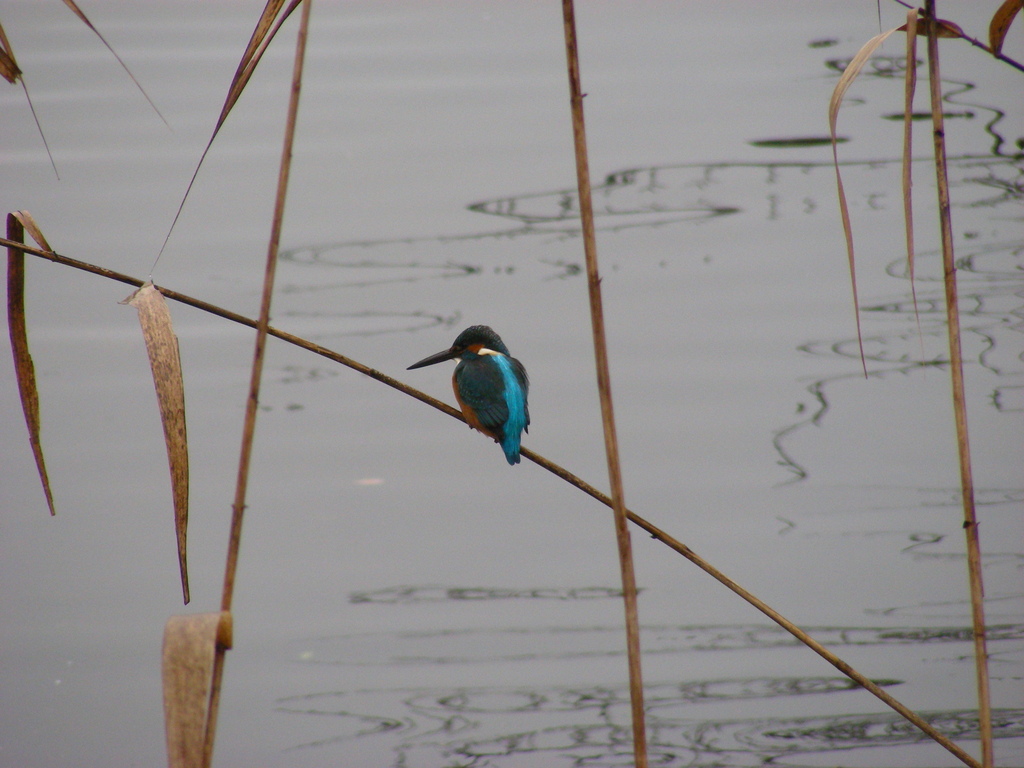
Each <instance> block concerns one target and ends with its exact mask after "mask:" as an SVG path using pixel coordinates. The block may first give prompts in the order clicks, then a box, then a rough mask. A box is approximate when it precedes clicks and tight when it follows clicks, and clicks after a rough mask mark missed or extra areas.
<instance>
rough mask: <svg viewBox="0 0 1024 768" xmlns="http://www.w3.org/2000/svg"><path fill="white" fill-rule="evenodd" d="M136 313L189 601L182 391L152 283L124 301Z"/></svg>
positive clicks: (167, 318) (163, 308)
mask: <svg viewBox="0 0 1024 768" xmlns="http://www.w3.org/2000/svg"><path fill="white" fill-rule="evenodd" d="M123 303H125V304H130V305H131V306H133V307H135V308H136V309H137V310H138V311H139V323H140V324H141V325H142V336H143V338H144V339H145V342H146V351H147V353H148V354H149V365H150V368H151V369H152V371H153V383H154V385H155V386H156V396H157V402H158V404H159V406H160V419H161V421H162V422H163V427H164V439H165V441H166V443H167V461H168V464H169V465H170V469H171V492H172V494H173V497H174V527H175V530H176V532H177V537H178V565H179V567H180V569H181V591H182V594H183V596H184V599H185V602H186V603H188V601H189V590H188V565H187V558H186V537H187V532H188V439H187V437H186V434H185V388H184V384H183V383H182V377H181V356H180V354H179V352H178V337H177V336H175V335H174V328H173V326H172V325H171V312H170V310H169V309H168V307H167V301H166V300H165V299H164V297H163V294H161V293H160V291H158V290H157V289H156V288H155V287H154V286H153V284H152V283H145V284H144V285H143V286H142V287H141V288H139V289H138V290H137V291H135V293H133V294H132V295H131V296H129V297H128V298H127V299H125V300H124V302H123Z"/></svg>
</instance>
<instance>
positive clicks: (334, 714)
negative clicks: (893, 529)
mask: <svg viewBox="0 0 1024 768" xmlns="http://www.w3.org/2000/svg"><path fill="white" fill-rule="evenodd" d="M877 682H878V683H879V684H881V685H884V686H892V685H896V684H898V681H893V680H880V681H877ZM855 688H856V687H855V686H854V685H852V684H851V683H850V681H849V680H846V679H843V678H750V679H737V680H705V681H695V682H691V683H686V684H683V685H671V684H665V685H648V686H646V687H645V697H646V702H647V709H646V712H647V726H648V738H649V746H650V763H651V765H672V766H679V767H680V768H682V767H684V766H687V767H691V768H698V767H699V766H706V767H707V768H712V767H714V768H728V767H730V766H737V767H741V766H755V765H767V764H771V765H775V766H783V767H785V766H789V765H793V763H791V762H790V759H792V758H798V757H799V756H801V755H808V754H810V753H817V754H816V755H815V756H816V758H817V759H822V760H826V761H833V762H835V763H838V761H841V760H845V759H849V758H850V755H848V754H845V753H849V752H854V751H864V753H865V754H868V755H870V754H872V752H871V750H877V749H879V748H885V749H886V753H885V754H886V757H885V758H883V760H898V759H899V752H900V749H899V748H900V747H905V746H908V745H916V744H920V743H922V742H924V741H927V740H928V739H927V737H926V736H924V735H923V734H922V733H921V732H920V731H919V730H918V729H917V728H915V727H914V726H912V725H910V724H909V723H907V722H906V721H905V720H904V719H903V718H901V717H899V716H898V715H896V714H895V713H871V714H862V715H834V716H813V715H809V716H804V717H799V716H783V717H776V718H763V717H753V718H746V719H728V720H723V719H720V718H715V719H712V720H708V719H703V718H702V713H701V708H702V706H703V705H715V704H722V703H729V702H737V701H747V702H753V703H754V704H756V705H760V706H762V707H765V708H778V707H779V706H780V704H781V703H782V702H783V701H785V703H786V707H787V708H790V707H794V706H795V707H801V706H803V707H805V708H807V710H809V711H813V709H814V707H815V705H814V703H813V702H814V700H815V699H816V698H817V697H818V696H822V695H830V696H839V697H841V696H843V695H844V694H847V692H850V691H854V690H855ZM808 697H811V698H808ZM276 704H277V711H279V712H282V713H287V714H292V715H300V716H303V717H305V718H311V719H315V720H318V721H321V722H322V723H323V724H325V725H326V731H328V732H329V733H331V734H332V735H330V736H326V737H324V738H321V739H317V740H315V741H310V742H306V743H302V744H296V745H294V746H292V747H291V749H297V750H319V751H324V752H326V753H327V754H328V755H335V754H344V749H345V745H346V742H351V741H352V740H355V739H358V740H361V741H370V742H373V741H378V742H379V741H380V740H381V738H382V737H383V738H384V739H385V740H386V743H387V744H388V745H390V750H391V753H392V758H391V760H390V761H389V762H388V763H387V764H388V765H392V766H396V767H398V766H401V768H413V767H414V766H423V768H427V767H428V766H432V767H433V766H456V765H458V766H466V767H467V768H469V767H473V766H476V767H480V768H483V766H488V767H489V768H503V767H504V766H525V765H538V764H544V765H549V764H550V765H554V764H558V765H571V766H579V767H581V768H582V767H583V766H616V765H622V766H629V765H632V759H633V755H632V747H631V738H630V721H629V692H628V690H627V689H624V688H608V687H599V688H540V689H537V688H532V689H526V688H488V689H475V688H448V689H394V690H360V691H336V692H330V693H317V694H309V695H304V696H290V697H286V698H282V699H279V700H278V701H277V702H276ZM396 710H397V714H396V715H394V716H390V715H382V714H380V713H381V712H382V711H396ZM921 714H922V717H924V719H925V720H927V721H928V722H929V723H930V724H931V725H933V726H935V727H936V728H937V729H939V730H940V731H942V732H943V733H945V734H947V735H949V736H950V737H951V738H953V739H955V740H957V741H958V742H961V743H962V742H963V741H970V740H976V739H977V737H978V729H977V715H976V713H974V712H960V711H946V712H924V713H921ZM992 720H993V731H994V734H995V737H996V738H1000V739H1002V738H1014V737H1020V736H1024V710H1021V709H1003V710H996V711H994V712H993V713H992ZM381 746H383V744H381ZM335 750H337V751H335ZM837 753H844V754H843V755H840V754H837ZM854 759H856V758H854ZM876 759H877V758H876ZM379 764H381V765H383V764H384V763H379ZM871 764H880V763H871Z"/></svg>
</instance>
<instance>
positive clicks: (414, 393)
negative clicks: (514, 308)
mask: <svg viewBox="0 0 1024 768" xmlns="http://www.w3.org/2000/svg"><path fill="white" fill-rule="evenodd" d="M0 247H5V248H12V249H15V250H18V251H21V252H22V253H27V254H31V255H32V256H38V257H41V258H44V259H48V260H49V261H52V262H54V263H56V264H61V265H63V266H67V267H72V268H74V269H79V270H81V271H83V272H88V273H90V274H94V275H98V276H100V277H103V278H106V279H109V280H116V281H118V282H121V283H125V284H127V285H134V286H135V287H140V286H142V285H143V283H144V281H143V280H140V279H139V278H136V277H132V276H130V275H125V274H122V273H120V272H115V271H113V270H110V269H107V268H105V267H99V266H96V265H94V264H89V263H87V262H84V261H79V260H77V259H72V258H70V257H68V256H63V255H61V254H59V253H56V252H54V251H50V250H44V249H41V248H33V247H31V246H28V245H25V244H24V243H22V242H16V241H13V240H9V239H5V238H0ZM157 290H159V291H160V292H161V293H162V294H163V295H164V297H165V298H167V299H169V300H171V301H176V302H178V303H179V304H184V305H186V306H189V307H193V308H195V309H199V310H201V311H203V312H207V313H209V314H211V315H215V316H217V317H220V318H223V319H225V320H230V321H231V322H233V323H238V324H239V325H244V326H247V327H249V328H256V327H257V325H258V321H256V320H254V319H253V318H250V317H246V316H245V315H240V314H238V313H237V312H232V311H230V310H227V309H224V308H223V307H218V306H217V305H215V304H210V303H209V302H206V301H202V300H201V299H197V298H194V297H192V296H188V295H186V294H183V293H179V292H177V291H174V290H171V289H170V288H162V287H160V286H157ZM267 334H268V335H269V336H273V337H275V338H278V339H280V340H281V341H284V342H286V343H288V344H292V345H294V346H296V347H299V348H300V349H305V350H306V351H308V352H312V353H313V354H316V355H320V356H321V357H323V358H325V359H327V360H332V361H333V362H336V363H339V364H341V365H344V366H346V367H348V368H350V369H352V370H353V371H357V372H358V373H361V374H363V375H365V376H369V377H370V378H372V379H374V380H375V381H378V382H380V383H381V384H385V385H387V386H389V387H391V388H392V389H396V390H398V391H399V392H402V393H403V394H405V395H408V396H409V397H412V398H414V399H416V400H419V401H420V402H421V403H424V404H426V405H429V406H431V407H432V408H436V409H437V410H439V411H441V412H442V413H444V414H446V415H448V416H451V417H452V418H453V419H458V420H459V421H462V422H465V418H464V417H463V415H462V412H461V411H459V410H458V409H456V408H453V407H452V406H450V405H448V404H447V403H444V402H441V401H440V400H438V399H436V398H434V397H431V396H430V395H428V394H426V393H425V392H421V391H419V390H418V389H415V388H414V387H410V386H409V385H408V384H405V383H404V382H401V381H399V380H398V379H395V378H392V377H391V376H388V375H387V374H385V373H382V372H381V371H378V370H377V369H375V368H371V367H369V366H368V365H364V364H363V363H360V362H359V361H357V360H353V359H352V358H350V357H346V356H345V355H342V354H340V353H339V352H335V351H334V350H331V349H328V348H327V347H323V346H321V345H319V344H315V343H313V342H311V341H307V340H306V339H303V338H301V337H299V336H296V335H294V334H291V333H288V332H287V331H282V330H280V329H278V328H275V327H273V326H268V327H267ZM522 455H523V456H524V457H526V458H527V459H529V460H530V461H532V462H534V463H535V464H537V465H538V466H540V467H543V468H544V469H546V470H548V471H549V472H551V473H552V474H554V475H556V476H557V477H559V478H561V479H563V480H565V481H566V482H568V483H569V484H571V485H573V486H575V487H576V488H578V489H579V490H581V491H583V492H584V493H586V494H587V495H588V496H590V497H591V498H593V499H596V500H597V501H598V502H600V503H601V504H604V505H605V506H607V507H612V505H613V502H612V499H611V498H610V497H608V496H607V495H606V494H604V493H601V491H599V490H597V489H596V488H594V486H592V485H590V484H589V483H587V482H586V481H584V480H582V479H581V478H579V477H577V476H576V475H574V474H573V473H571V472H569V471H568V470H567V469H564V468H563V467H561V466H560V465H558V464H556V463H555V462H553V461H551V460H550V459H547V458H545V457H543V456H541V455H539V454H537V453H535V452H533V451H531V450H529V449H527V448H523V449H522ZM626 517H627V519H628V520H629V521H630V522H631V523H633V524H634V525H636V526H637V527H639V528H641V529H642V530H644V531H645V532H646V533H648V534H650V536H651V537H652V538H653V539H656V540H657V541H660V542H661V543H662V544H665V545H666V546H667V547H669V548H670V549H672V550H674V551H675V552H677V553H678V554H680V555H682V556H683V557H684V558H686V559H687V560H689V561H690V562H691V563H693V564H694V565H695V566H697V567H698V568H700V569H701V570H702V571H704V572H705V573H706V574H708V575H709V576H711V577H712V578H714V579H715V580H716V581H718V582H719V583H720V584H722V585H723V586H725V587H726V588H727V589H729V590H731V591H732V592H733V593H734V594H736V595H737V596H738V597H740V598H742V599H743V600H745V601H746V602H747V603H748V604H750V605H752V606H753V607H754V608H756V609H757V610H758V611H760V612H761V613H763V614H764V615H765V616H767V617H768V618H769V619H771V620H772V621H773V622H775V623H776V624H778V625H779V626H780V627H782V628H783V629H785V630H786V631H787V632H789V633H790V634H791V635H792V636H793V637H794V638H796V639H797V640H798V641H799V642H801V643H803V644H804V645H806V646H807V647H808V648H810V649H811V650H812V651H814V652H815V653H817V654H818V655H819V656H821V657H822V658H823V659H825V660H826V661H827V662H828V663H829V664H831V665H832V666H833V667H835V668H836V669H837V670H839V671H840V672H842V673H843V674H844V675H846V676H847V677H848V678H850V679H851V680H853V681H854V682H855V683H857V684H858V685H860V686H861V687H862V688H864V689H865V690H866V691H868V692H869V693H871V694H872V695H873V696H875V697H876V698H878V699H879V700H880V701H882V702H883V703H884V704H885V705H886V706H888V707H890V708H891V709H893V710H894V711H896V712H898V713H899V714H900V715H902V716H903V717H904V718H906V720H908V721H909V722H910V723H912V724H913V725H914V726H916V727H917V728H919V729H920V730H921V731H922V732H923V733H925V734H926V735H927V736H928V737H930V738H931V739H933V740H934V741H935V742H936V743H938V744H939V745H941V746H942V747H943V748H944V749H946V750H947V751H949V752H950V753H951V754H953V755H955V756H956V757H957V758H958V759H959V760H960V761H961V762H962V763H964V765H968V766H971V768H981V763H979V762H978V761H977V760H975V759H974V758H973V757H972V756H971V755H969V754H968V753H967V752H965V751H964V750H963V749H961V748H960V747H959V746H957V745H956V744H955V743H954V742H953V741H952V740H951V739H950V738H949V737H948V736H946V735H945V734H943V733H941V732H940V731H938V730H937V729H936V728H935V727H934V726H933V725H931V723H929V722H928V721H927V720H925V719H924V718H923V717H921V716H920V715H918V714H916V713H915V712H914V711H913V710H911V709H910V708H909V707H907V706H905V705H904V704H902V703H901V702H899V701H898V700H897V699H896V698H894V697H893V696H891V695H890V694H889V693H887V692H886V691H885V690H883V689H882V688H881V687H880V686H879V685H877V684H876V683H874V682H873V681H872V680H871V679H870V678H868V677H867V676H865V675H864V674H863V673H861V672H858V671H857V670H856V669H855V668H854V667H852V666H851V665H850V664H848V663H846V662H845V661H843V660H842V659H841V658H839V656H837V655H836V654H834V653H833V652H832V651H830V650H829V649H828V648H826V647H825V646H823V645H822V644H821V643H819V642H818V641H817V640H815V639H814V638H813V637H811V636H810V635H809V634H807V633H806V632H805V631H804V630H802V629H801V628H800V627H798V626H797V625H796V624H794V623H793V622H792V621H790V620H789V619H787V618H786V617H785V616H783V615H782V614H781V613H779V612H778V611H776V610H775V609H774V608H772V607H771V606H769V605H768V604H767V603H765V602H764V601H762V600H761V599H760V598H758V597H756V596H755V595H754V594H752V593H751V592H749V591H748V590H747V589H745V588H744V587H742V586H741V585H739V584H737V583H736V582H735V581H733V580H732V579H730V578H729V577H728V576H726V575H725V574H724V573H722V572H721V571H719V570H718V569H717V568H715V567H714V566H713V565H711V564H710V563H709V562H708V561H706V560H705V559H704V558H702V557H701V556H700V555H698V554H697V553H696V552H694V551H693V550H692V549H690V548H689V547H687V546H686V545H685V544H683V543H682V542H680V541H679V540H678V539H675V538H673V537H672V536H671V535H669V534H668V533H666V532H665V531H663V530H661V529H660V528H658V527H657V526H655V525H654V524H652V523H650V522H648V521H647V520H646V519H644V518H643V517H640V515H638V514H636V513H635V512H633V511H631V510H629V509H627V510H626Z"/></svg>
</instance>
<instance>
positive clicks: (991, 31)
mask: <svg viewBox="0 0 1024 768" xmlns="http://www.w3.org/2000/svg"><path fill="white" fill-rule="evenodd" d="M1022 8H1024V0H1006V2H1004V3H1003V4H1002V5H1001V6H999V9H998V10H997V11H996V12H995V14H994V15H993V16H992V21H991V22H989V25H988V45H989V48H990V49H991V50H992V53H995V54H998V53H1000V52H1001V51H1002V50H1003V41H1004V40H1005V39H1006V33H1007V32H1008V31H1009V30H1010V25H1011V24H1012V23H1013V20H1014V18H1015V17H1016V16H1017V14H1018V13H1020V11H1021V9H1022Z"/></svg>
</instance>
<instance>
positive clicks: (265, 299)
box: [204, 0, 312, 765]
mask: <svg viewBox="0 0 1024 768" xmlns="http://www.w3.org/2000/svg"><path fill="white" fill-rule="evenodd" d="M311 5H312V0H305V2H303V4H302V20H301V22H300V25H299V34H298V39H297V41H296V44H295V65H294V68H293V71H292V88H291V97H290V99H289V102H288V121H287V124H286V126H285V134H284V146H283V148H282V151H281V168H280V171H279V173H278V178H277V199H276V202H275V204H274V220H273V224H272V225H271V230H270V243H269V245H268V247H267V263H266V268H265V272H264V276H263V296H262V300H261V303H260V316H259V320H258V321H257V324H256V345H255V350H254V352H253V359H252V372H251V375H250V379H249V396H248V398H247V400H246V409H245V423H244V425H243V427H242V448H241V455H240V457H239V462H238V479H237V484H236V486H235V502H234V505H233V506H232V514H231V533H230V537H229V539H228V556H227V563H226V564H225V569H224V589H223V592H222V595H221V611H222V612H224V613H230V612H231V601H232V598H233V597H234V591H235V571H236V569H237V567H238V548H239V544H240V542H241V537H242V518H243V516H244V513H245V495H246V490H247V487H248V483H249V465H250V460H251V458H252V446H253V437H254V435H255V432H256V413H257V407H258V406H259V393H260V380H261V378H262V375H263V360H264V352H265V350H266V346H267V329H268V327H269V325H270V300H271V298H272V296H273V293H274V276H275V274H276V272H277V253H278V246H279V244H280V241H281V227H282V223H283V221H284V204H285V198H286V196H287V192H288V177H289V175H290V173H291V163H292V146H293V145H294V142H295V125H296V122H297V117H298V111H299V93H300V91H301V86H302V68H303V64H304V62H305V55H306V39H307V36H308V31H309V13H310V6H311ZM226 651H227V649H226V648H225V647H224V646H222V645H221V644H218V645H217V657H216V659H215V662H214V671H213V686H212V689H211V692H210V708H209V715H208V717H207V723H206V749H205V755H204V764H205V765H209V764H210V760H211V758H212V755H213V737H214V734H215V733H216V730H217V711H218V705H219V703H220V688H221V681H222V680H223V676H224V654H225V653H226Z"/></svg>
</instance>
